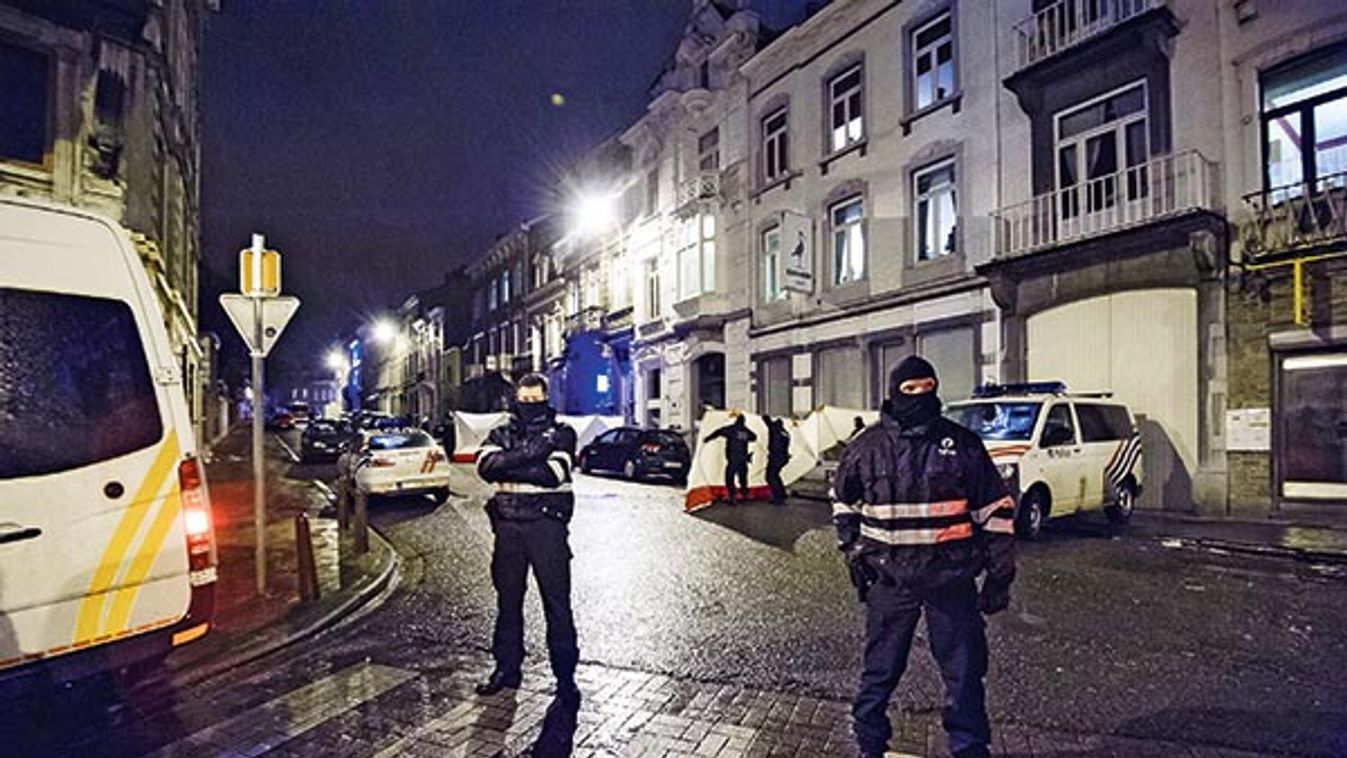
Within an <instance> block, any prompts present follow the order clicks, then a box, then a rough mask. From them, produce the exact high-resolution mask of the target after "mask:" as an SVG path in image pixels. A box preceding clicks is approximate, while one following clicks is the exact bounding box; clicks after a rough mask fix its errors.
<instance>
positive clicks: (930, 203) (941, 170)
mask: <svg viewBox="0 0 1347 758" xmlns="http://www.w3.org/2000/svg"><path fill="white" fill-rule="evenodd" d="M912 202H913V208H912V216H913V218H914V219H915V221H916V232H917V247H916V250H917V260H919V261H929V260H935V259H936V258H939V257H941V256H944V255H951V254H953V253H955V252H957V251H958V222H959V205H958V199H957V195H956V190H955V185H954V162H953V161H949V162H947V163H942V164H940V165H938V166H934V167H932V168H928V169H924V170H922V171H918V172H916V173H915V174H913V176H912Z"/></svg>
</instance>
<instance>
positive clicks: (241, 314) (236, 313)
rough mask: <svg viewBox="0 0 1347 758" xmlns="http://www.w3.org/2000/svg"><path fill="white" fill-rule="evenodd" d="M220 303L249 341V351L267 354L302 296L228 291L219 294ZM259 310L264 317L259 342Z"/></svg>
mask: <svg viewBox="0 0 1347 758" xmlns="http://www.w3.org/2000/svg"><path fill="white" fill-rule="evenodd" d="M254 301H256V302H259V303H261V307H260V308H259V307H257V306H256V305H255V304H254ZM220 307H222V308H224V310H225V313H226V314H228V315H229V320H230V321H232V322H234V328H235V329H237V330H238V332H239V336H240V337H242V338H243V342H244V343H245V344H247V345H248V351H249V352H250V353H252V354H254V355H261V356H262V357H266V355H267V353H269V352H271V347H272V345H275V344H276V340H278V339H280V338H281V332H283V331H285V325H286V324H288V323H290V317H291V316H293V315H295V311H297V310H299V298H297V297H293V296H290V295H282V296H280V297H259V298H252V297H245V296H243V295H228V294H226V295H220ZM259 312H260V315H261V318H262V339H261V341H260V344H259V342H258V339H257V320H256V319H257V317H258V315H259Z"/></svg>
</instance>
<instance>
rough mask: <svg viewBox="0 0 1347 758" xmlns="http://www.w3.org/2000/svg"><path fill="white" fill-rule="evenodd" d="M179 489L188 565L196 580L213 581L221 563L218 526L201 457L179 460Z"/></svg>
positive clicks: (197, 581) (194, 580)
mask: <svg viewBox="0 0 1347 758" xmlns="http://www.w3.org/2000/svg"><path fill="white" fill-rule="evenodd" d="M178 490H179V494H180V497H181V498H182V520H183V525H184V526H185V527H186V531H187V565H188V568H189V569H190V571H191V572H192V584H193V585H198V584H207V583H209V582H213V581H215V566H216V563H217V558H216V552H215V528H214V524H213V523H212V519H211V512H210V496H209V495H208V494H207V493H206V481H205V478H204V477H203V476H202V471H201V461H200V460H199V459H197V458H187V459H184V460H183V461H182V463H179V464H178Z"/></svg>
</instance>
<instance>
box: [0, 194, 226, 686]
mask: <svg viewBox="0 0 1347 758" xmlns="http://www.w3.org/2000/svg"><path fill="white" fill-rule="evenodd" d="M215 581H216V548H215V541H214V534H213V529H212V525H211V515H210V498H209V495H208V493H207V490H206V481H205V472H204V471H203V468H202V465H201V462H200V459H199V458H198V457H197V455H196V442H195V440H194V439H193V434H192V424H191V419H190V418H189V417H188V411H187V401H186V397H185V393H184V391H183V387H182V379H181V371H180V370H179V369H178V367H177V360H176V358H175V356H174V353H173V351H172V349H171V348H170V346H169V341H168V336H167V334H166V332H165V328H164V319H163V315H162V312H161V311H160V307H159V302H158V299H157V296H156V294H155V291H154V289H153V288H152V287H151V286H150V281H149V279H148V277H147V276H146V273H145V270H144V268H143V267H142V265H141V262H140V259H139V257H138V256H137V254H136V251H135V249H134V248H133V246H132V243H131V240H130V238H129V237H128V235H127V233H126V231H125V230H123V229H122V228H121V227H119V226H118V225H117V224H115V223H113V222H111V221H109V220H106V219H103V218H100V217H98V216H94V215H91V214H88V213H85V212H83V211H78V210H74V209H70V208H64V207H59V206H54V205H48V204H41V203H34V202H30V201H25V200H20V199H0V685H5V686H4V687H3V688H0V689H3V690H6V691H8V690H9V688H10V687H11V686H15V687H21V686H22V685H23V682H24V681H25V680H26V679H28V678H29V676H30V675H35V674H41V675H42V676H41V678H42V679H44V680H53V679H54V680H57V681H68V680H73V679H77V678H80V677H82V676H85V675H88V674H92V673H97V672H101V671H108V670H120V669H124V668H129V667H132V666H133V664H138V663H144V662H146V661H153V660H157V659H159V658H162V657H163V656H164V655H166V654H167V653H168V652H169V651H171V650H172V649H173V648H174V647H175V646H178V645H182V644H185V643H187V642H190V641H192V640H195V639H197V638H199V637H201V636H202V635H204V634H205V633H206V631H207V629H208V628H209V626H210V622H211V617H212V613H213V606H214V587H215Z"/></svg>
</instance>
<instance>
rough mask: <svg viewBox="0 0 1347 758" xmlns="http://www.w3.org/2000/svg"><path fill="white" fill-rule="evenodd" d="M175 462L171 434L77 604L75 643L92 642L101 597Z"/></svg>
mask: <svg viewBox="0 0 1347 758" xmlns="http://www.w3.org/2000/svg"><path fill="white" fill-rule="evenodd" d="M177 462H178V434H177V432H173V431H170V432H169V433H168V439H166V440H165V441H164V444H163V446H162V447H161V448H159V455H158V456H156V457H155V459H154V463H153V464H152V465H151V466H150V470H149V472H148V473H146V475H145V478H144V479H142V480H141V482H140V486H139V487H137V488H136V494H135V496H134V497H133V498H132V499H131V506H130V507H128V508H127V509H126V510H125V511H124V512H123V513H122V519H121V521H120V522H119V523H118V524H117V528H116V529H115V530H114V531H113V532H112V539H111V540H109V541H108V546H107V547H106V548H104V549H103V556H102V557H101V558H100V559H99V561H98V566H97V568H95V569H94V575H93V579H92V580H91V581H90V582H89V589H88V590H87V591H85V593H84V602H83V603H81V604H80V611H79V616H78V618H77V619H76V622H75V642H76V643H80V642H85V641H87V640H90V639H93V637H94V636H95V635H96V634H98V622H99V620H100V617H101V616H102V615H103V604H104V601H105V600H106V599H107V598H106V596H105V595H104V593H106V592H107V590H108V588H109V587H111V586H112V582H113V580H114V579H116V578H117V570H118V569H119V568H121V565H122V558H123V556H125V555H126V551H127V549H128V548H130V547H131V540H132V539H134V538H135V536H136V532H137V531H139V530H140V524H141V522H143V521H144V520H145V517H146V516H148V515H149V513H150V508H151V507H152V506H153V505H154V503H153V500H152V498H154V496H155V495H157V494H159V490H160V489H161V488H162V487H163V486H164V479H165V478H166V477H167V476H168V474H169V472H170V471H172V470H173V466H174V464H176V463H177Z"/></svg>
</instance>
